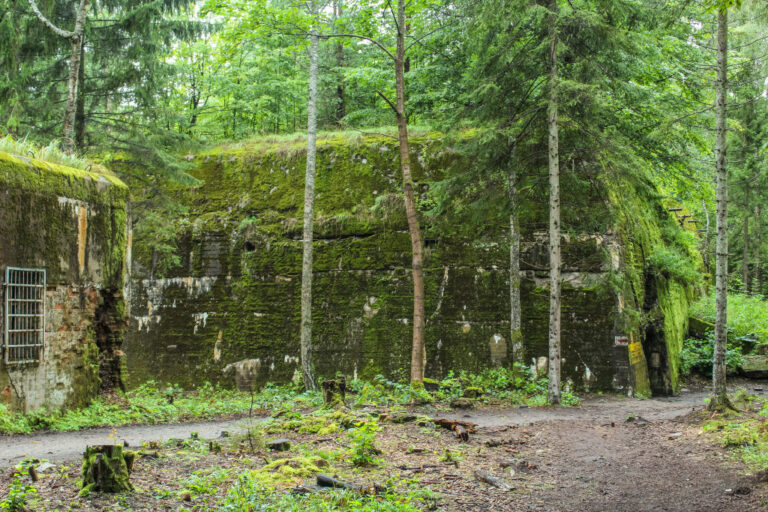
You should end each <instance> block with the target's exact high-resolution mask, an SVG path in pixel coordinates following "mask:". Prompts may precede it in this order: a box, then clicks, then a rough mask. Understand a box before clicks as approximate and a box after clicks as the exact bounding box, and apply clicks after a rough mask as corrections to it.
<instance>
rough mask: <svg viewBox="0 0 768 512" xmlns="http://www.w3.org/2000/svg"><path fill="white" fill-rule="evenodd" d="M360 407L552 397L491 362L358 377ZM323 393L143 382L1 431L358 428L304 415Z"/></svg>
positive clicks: (5, 422)
mask: <svg viewBox="0 0 768 512" xmlns="http://www.w3.org/2000/svg"><path fill="white" fill-rule="evenodd" d="M350 391H351V397H348V399H347V403H348V404H349V405H351V406H352V407H364V406H368V405H374V406H400V405H423V404H429V403H442V404H446V405H447V404H450V403H451V402H452V401H454V400H456V399H463V400H466V401H469V402H470V403H471V404H477V405H482V404H494V405H506V406H516V405H530V406H543V405H546V404H547V379H546V377H535V376H534V375H532V373H531V371H530V369H529V368H527V367H525V366H520V365H516V366H515V367H514V369H508V368H496V369H487V370H484V371H482V372H481V373H479V374H472V373H469V372H464V371H462V372H459V373H458V374H454V373H453V372H449V374H448V376H447V377H446V378H445V379H443V380H441V381H434V380H430V379H426V380H425V384H424V385H409V384H404V383H399V382H393V381H390V380H388V379H386V378H385V377H382V376H377V377H375V378H374V379H373V381H372V382H366V381H362V380H354V381H352V382H351V383H350ZM578 403H579V398H578V397H577V396H576V395H574V394H573V393H572V392H571V391H570V390H569V389H568V386H567V385H566V386H565V387H564V390H563V393H562V404H563V405H564V406H573V405H578ZM321 405H322V397H321V396H320V394H319V393H314V392H303V393H299V392H298V390H297V389H296V387H295V386H292V385H288V386H275V385H272V384H267V385H266V386H265V387H264V388H263V389H261V390H260V391H259V392H257V393H254V394H253V395H251V394H250V393H247V392H243V391H236V390H229V389H224V388H221V387H219V386H213V385H211V384H209V383H205V384H203V385H202V386H200V387H199V388H197V389H196V390H192V391H187V390H183V389H181V388H175V387H169V388H162V387H160V386H159V385H158V384H157V383H156V382H154V381H149V382H146V383H144V384H143V385H141V386H140V387H138V388H136V389H134V390H132V391H129V392H127V393H121V394H118V395H116V396H113V397H106V398H104V397H101V398H97V399H95V400H94V401H93V402H92V403H91V404H90V405H89V406H88V407H85V408H82V409H73V410H69V411H66V412H61V411H58V410H55V411H48V410H45V409H36V410H33V411H30V412H28V413H26V414H21V413H12V412H10V411H9V410H8V409H7V408H6V407H5V406H3V405H0V433H5V434H25V433H30V432H33V431H36V430H57V431H69V430H80V429H84V428H89V427H99V426H106V425H109V426H120V425H128V424H156V423H172V422H181V421H201V420H208V419H212V418H218V417H223V416H238V415H245V414H248V413H254V414H262V413H264V412H267V413H270V414H273V413H274V415H275V416H277V417H278V418H277V420H276V421H268V422H266V423H265V426H264V428H265V429H266V430H265V431H266V432H267V433H277V432H288V431H295V432H298V433H302V434H318V435H332V434H335V433H337V432H339V431H341V430H346V429H348V428H350V425H352V424H353V423H354V421H356V418H355V417H354V416H351V415H349V414H347V413H344V412H341V411H324V410H317V411H315V412H312V413H309V414H301V413H299V412H297V411H299V410H302V409H319V408H320V406H321Z"/></svg>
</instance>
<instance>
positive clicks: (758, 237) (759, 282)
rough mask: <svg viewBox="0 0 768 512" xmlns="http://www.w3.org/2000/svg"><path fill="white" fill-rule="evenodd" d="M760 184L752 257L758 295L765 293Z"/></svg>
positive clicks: (756, 196)
mask: <svg viewBox="0 0 768 512" xmlns="http://www.w3.org/2000/svg"><path fill="white" fill-rule="evenodd" d="M757 187H758V185H755V192H757V193H756V194H755V198H756V202H755V243H754V245H753V247H754V249H753V250H754V256H753V257H752V260H753V261H754V262H755V271H754V274H755V291H756V293H757V294H758V295H762V294H763V270H762V266H761V263H762V262H761V259H760V256H761V254H760V249H761V247H762V245H763V226H762V225H761V222H760V215H762V212H761V208H760V203H759V202H757V201H760V194H759V192H758V188H757Z"/></svg>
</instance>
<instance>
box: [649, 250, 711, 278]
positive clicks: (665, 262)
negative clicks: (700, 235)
mask: <svg viewBox="0 0 768 512" xmlns="http://www.w3.org/2000/svg"><path fill="white" fill-rule="evenodd" d="M645 261H646V264H647V265H648V268H649V269H650V270H651V271H653V272H655V273H656V274H657V275H660V276H664V277H665V278H667V279H676V280H678V281H680V282H681V283H694V284H698V283H700V282H701V274H700V273H699V272H698V270H697V269H696V266H695V264H694V263H693V262H692V261H691V259H690V258H689V257H688V256H685V255H683V254H682V253H681V252H680V251H679V250H678V249H676V248H674V247H671V246H658V247H654V249H653V252H652V253H651V254H650V256H648V258H646V260H645Z"/></svg>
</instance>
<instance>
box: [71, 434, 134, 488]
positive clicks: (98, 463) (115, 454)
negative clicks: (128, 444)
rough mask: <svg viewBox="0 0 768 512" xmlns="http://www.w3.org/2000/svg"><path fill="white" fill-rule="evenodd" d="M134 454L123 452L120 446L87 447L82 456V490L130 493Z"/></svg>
mask: <svg viewBox="0 0 768 512" xmlns="http://www.w3.org/2000/svg"><path fill="white" fill-rule="evenodd" d="M135 459H136V453H135V452H132V451H128V450H126V451H123V446H122V445H113V444H104V445H97V446H88V447H86V448H85V454H84V455H83V490H82V491H81V494H82V493H86V494H88V493H90V492H91V491H99V492H126V491H132V490H133V486H132V485H131V482H130V475H131V471H132V470H133V462H134V460H135Z"/></svg>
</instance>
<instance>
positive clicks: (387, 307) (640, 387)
mask: <svg viewBox="0 0 768 512" xmlns="http://www.w3.org/2000/svg"><path fill="white" fill-rule="evenodd" d="M412 147H413V152H414V162H416V163H415V168H414V173H415V177H416V179H417V180H420V181H429V180H432V179H436V178H438V177H439V176H440V173H441V172H442V170H443V169H445V168H446V167H447V166H448V165H461V162H458V164H457V161H456V159H460V157H459V156H457V155H456V154H455V153H453V152H451V151H450V150H446V149H445V148H443V147H442V146H441V141H440V138H439V135H430V136H424V137H414V138H413V140H412ZM395 155H396V151H395V148H394V147H393V146H392V144H391V140H390V139H388V138H386V137H380V136H365V137H363V138H362V139H361V140H355V141H350V140H348V139H345V138H344V137H343V136H330V137H328V138H326V139H322V140H321V141H320V142H319V147H318V169H320V170H324V171H323V172H320V171H319V172H318V182H317V205H316V211H317V212H318V216H317V221H316V226H315V236H316V238H315V240H316V249H315V264H314V285H313V286H314V292H313V296H314V300H315V303H314V306H313V307H314V311H315V312H316V317H315V321H314V333H315V341H314V343H315V347H316V354H315V365H316V368H317V370H318V372H319V373H320V374H321V375H324V376H331V375H334V374H335V372H336V371H337V370H340V371H343V372H344V373H345V374H347V375H350V376H352V377H365V378H373V377H374V376H376V375H377V374H382V375H385V376H387V377H389V378H392V379H406V378H407V374H408V368H409V360H410V346H409V343H410V339H411V331H410V329H411V326H410V325H409V323H410V317H411V312H412V310H411V307H412V302H411V296H410V293H411V283H410V276H409V265H410V256H409V248H410V240H409V236H408V233H407V226H406V220H405V216H404V214H403V211H402V201H399V200H397V198H398V193H399V183H400V181H399V176H398V168H397V165H396V158H395ZM304 158H305V154H304V152H303V148H302V144H301V143H300V142H296V143H293V142H287V143H272V142H268V143H257V144H254V146H253V147H250V146H247V145H246V146H244V147H226V146H225V147H222V148H216V149H213V150H211V151H208V152H206V153H204V154H201V155H197V156H196V157H195V158H194V162H196V168H195V169H194V170H193V171H192V174H193V175H194V176H195V177H196V178H198V179H200V180H201V183H202V184H201V185H199V186H196V187H193V188H192V189H185V190H176V191H174V194H175V199H176V200H178V201H179V202H181V203H182V204H184V205H185V206H186V207H187V208H188V212H189V213H188V217H187V218H184V219H180V225H179V235H178V238H177V252H176V254H177V256H178V261H179V265H178V266H177V267H175V268H173V269H171V270H170V271H169V272H168V273H167V274H166V275H165V276H162V277H158V276H155V275H153V273H152V271H151V269H152V267H153V265H152V261H151V256H150V252H149V251H147V250H143V249H142V248H140V247H139V248H137V252H136V254H139V253H141V254H144V255H145V257H144V259H142V257H138V256H137V258H135V259H134V268H133V276H134V279H133V280H132V286H131V289H132V294H131V311H132V315H133V316H132V319H131V322H130V325H129V328H128V331H127V333H126V354H127V359H128V364H127V368H128V372H129V373H128V382H129V386H133V385H137V384H139V383H141V382H143V381H146V380H149V379H155V380H159V381H161V382H170V383H177V384H180V385H183V386H194V385H196V384H198V383H200V382H204V381H206V380H208V381H211V382H229V383H231V384H232V385H236V384H237V382H235V381H236V380H238V379H237V377H236V376H237V375H238V373H237V372H235V371H233V369H236V368H239V367H244V366H245V365H246V364H250V363H251V362H252V361H259V364H258V368H256V367H255V366H253V365H252V364H250V365H249V366H248V368H249V374H248V380H249V381H250V380H252V379H255V380H256V381H257V382H258V383H263V382H266V381H274V382H280V381H283V382H285V381H288V380H290V379H291V378H292V376H293V375H294V373H295V371H296V370H297V368H298V364H299V358H298V356H299V331H298V328H299V317H300V311H299V301H298V297H299V292H300V275H301V232H300V228H301V222H299V221H298V219H300V217H301V205H302V198H303V195H302V194H303V168H304V163H305V162H304ZM577 167H578V166H577ZM577 174H578V173H577ZM564 179H565V180H566V181H568V180H571V181H573V182H572V183H571V182H568V183H566V184H564V187H567V188H568V189H569V190H572V191H575V190H579V191H581V192H580V193H578V194H577V193H572V194H570V195H569V196H568V198H569V200H568V201H566V202H565V203H564V219H565V222H567V223H568V226H569V230H568V232H567V234H564V235H563V258H564V262H563V268H562V270H563V299H562V302H563V314H562V317H563V331H562V339H563V357H564V363H563V378H564V381H566V382H568V381H570V383H571V384H572V385H573V387H574V388H575V389H588V390H592V391H596V390H614V391H620V392H624V393H628V394H635V395H641V396H647V395H649V394H650V393H651V389H650V379H649V373H648V368H647V360H649V359H650V357H651V354H650V353H649V355H648V356H646V355H645V354H644V351H645V346H646V344H644V343H645V340H646V338H648V339H651V340H652V339H653V336H657V338H658V339H659V340H660V339H662V338H663V339H664V340H665V343H666V345H665V346H666V348H667V350H668V352H667V359H668V361H669V364H668V365H669V372H668V381H669V383H668V387H669V389H671V390H672V391H675V390H676V387H677V386H678V384H677V374H676V373H675V370H676V367H675V363H674V360H675V358H677V357H678V355H677V354H678V352H679V348H677V347H679V346H681V344H682V338H680V336H682V334H680V332H679V329H677V328H676V327H675V326H677V327H679V325H678V324H679V323H680V322H681V320H680V319H681V318H683V317H685V318H686V319H687V308H688V301H689V298H690V295H689V294H688V292H687V291H686V290H689V289H691V288H692V285H691V283H686V282H674V283H673V282H672V281H670V282H667V283H666V284H665V285H664V288H663V290H661V293H660V300H659V303H660V306H659V307H658V308H656V312H657V313H659V316H657V317H655V319H656V320H659V319H662V318H663V319H664V320H663V324H664V328H663V329H659V330H657V331H653V330H649V331H648V332H647V333H646V329H647V322H648V321H649V320H650V317H649V315H646V314H645V312H644V311H643V309H644V304H645V302H646V297H645V295H646V293H645V287H644V283H643V281H642V280H643V276H644V275H645V270H646V267H647V262H646V259H645V258H646V255H647V254H649V253H650V251H651V248H652V247H654V246H666V245H667V244H669V243H672V242H671V241H669V240H667V239H665V238H664V235H663V230H662V229H661V228H662V227H664V228H665V229H666V230H668V231H669V230H677V229H683V228H680V227H679V226H678V225H677V223H676V221H675V219H674V218H673V217H672V216H671V215H670V214H669V213H668V212H667V211H666V209H665V208H664V207H662V206H661V201H660V199H659V194H658V192H657V191H656V190H655V188H654V187H653V185H652V184H650V182H647V181H642V180H641V179H637V178H631V179H630V178H624V177H621V176H618V177H617V176H616V175H614V174H610V175H608V176H606V177H596V176H595V175H594V174H585V175H584V176H581V175H579V176H576V175H574V174H573V173H570V174H568V175H567V176H566V177H565V178H564ZM633 180H634V181H633ZM351 184H354V186H352V185H351ZM565 189H566V188H564V190H565ZM545 215H546V211H545V210H544V209H542V207H541V203H540V202H538V201H536V200H535V199H526V201H525V202H524V203H523V204H522V205H521V208H520V219H519V220H520V229H521V233H522V241H521V258H520V260H521V261H520V277H521V284H520V291H521V296H522V331H523V339H524V345H525V347H524V349H525V352H526V361H528V362H530V361H535V360H536V359H537V358H539V357H542V356H544V355H545V354H546V352H547V327H546V326H547V318H548V295H549V293H548V289H547V286H548V273H547V270H546V269H547V268H548V260H547V258H548V255H547V254H548V253H547V250H546V243H547V234H546V232H545V231H542V226H546V217H545ZM425 225H426V227H425V231H428V234H427V235H425V239H427V240H429V243H428V244H426V247H425V275H426V283H427V305H426V309H427V317H428V322H427V354H428V362H427V373H428V376H430V377H436V378H439V377H442V376H444V375H446V374H447V373H448V372H449V371H451V370H453V371H458V370H470V371H480V370H482V369H484V368H489V367H492V366H494V365H510V364H511V361H510V357H511V354H512V350H511V347H509V346H507V344H509V343H510V341H509V340H511V339H512V337H511V336H510V335H509V325H510V324H509V246H508V239H507V232H506V229H508V221H507V222H506V223H505V227H506V229H505V227H500V228H499V229H498V230H495V231H493V232H491V233H489V234H487V235H484V236H482V237H480V236H478V237H476V238H460V237H457V236H447V235H444V234H441V233H440V232H439V231H437V230H434V229H431V227H430V226H428V223H426V224H425ZM145 260H146V261H145ZM371 297H375V302H371ZM661 312H663V315H661ZM670 326H672V327H675V328H670ZM617 338H619V339H625V340H627V342H626V343H617V342H616V339H617ZM678 338H680V339H678ZM659 354H660V356H661V352H659ZM653 357H655V356H653ZM660 360H661V359H660ZM225 368H228V370H227V372H224V371H223V370H224V369H225ZM654 379H655V382H664V386H667V384H666V381H664V379H663V378H661V380H660V379H658V378H656V377H654ZM240 380H241V381H242V380H243V379H242V378H241V379H240ZM240 384H242V382H241V383H240Z"/></svg>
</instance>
